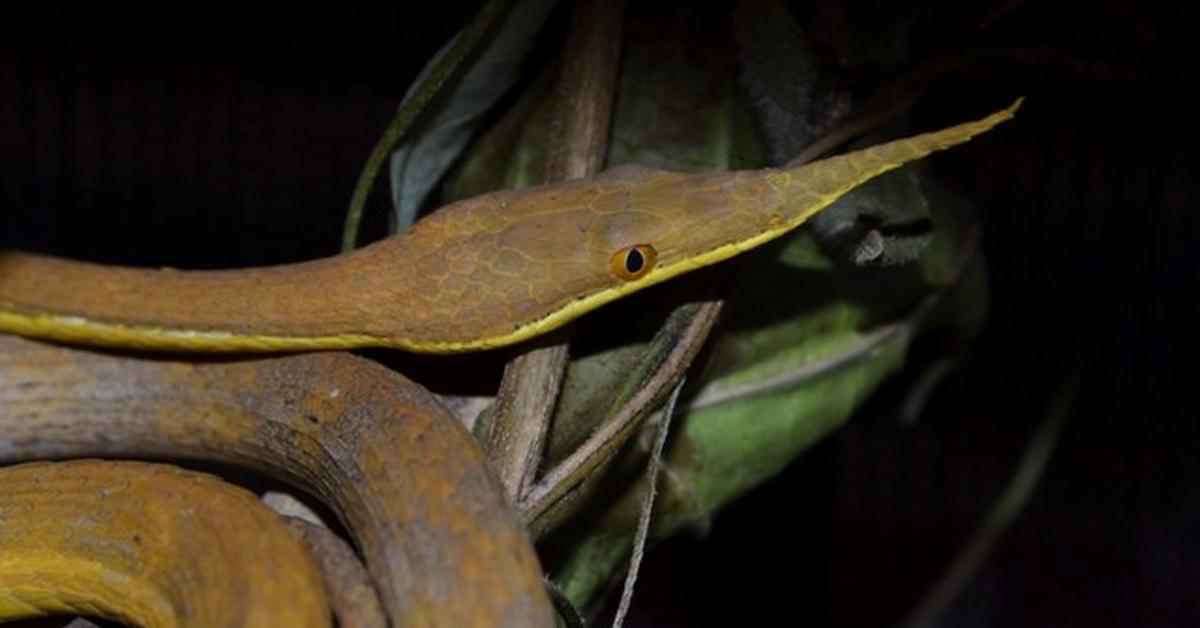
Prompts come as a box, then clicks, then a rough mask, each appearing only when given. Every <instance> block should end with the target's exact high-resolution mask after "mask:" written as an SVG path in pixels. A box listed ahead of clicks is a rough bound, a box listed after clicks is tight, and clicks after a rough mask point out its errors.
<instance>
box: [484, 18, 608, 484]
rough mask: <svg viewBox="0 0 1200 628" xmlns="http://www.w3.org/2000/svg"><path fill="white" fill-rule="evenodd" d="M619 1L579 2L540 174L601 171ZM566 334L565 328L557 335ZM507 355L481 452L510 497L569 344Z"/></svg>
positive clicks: (527, 466)
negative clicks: (552, 130)
mask: <svg viewBox="0 0 1200 628" xmlns="http://www.w3.org/2000/svg"><path fill="white" fill-rule="evenodd" d="M623 17H624V0H579V1H578V2H577V3H576V4H575V12H574V15H573V16H572V19H571V32H570V35H569V37H568V40H567V48H566V52H565V53H564V62H563V68H562V78H561V79H560V80H559V87H558V95H557V98H558V103H557V107H558V110H557V114H556V118H555V127H556V129H557V132H556V133H555V134H554V137H555V138H556V139H557V140H558V141H557V142H556V143H555V144H554V145H553V147H552V149H551V154H550V158H549V162H548V163H547V167H546V179H547V180H548V181H559V180H566V179H579V178H584V177H589V176H592V175H594V174H596V173H597V172H599V171H600V168H601V166H602V165H603V163H604V155H605V153H606V151H607V149H608V130H609V123H610V120H611V118H612V105H613V97H614V94H615V93H616V82H617V71H618V62H619V59H620V51H621V30H622V21H623ZM563 333H569V332H563ZM554 338H556V339H555V340H551V341H550V342H551V343H550V344H547V343H543V344H542V345H541V346H538V347H537V348H534V349H532V350H530V351H528V352H526V353H523V354H521V355H519V356H517V357H516V358H514V359H513V360H512V361H511V362H509V363H508V365H507V366H506V367H505V369H504V379H503V380H502V381H501V383H500V390H499V392H498V393H497V399H496V405H495V406H494V408H495V410H494V412H493V413H492V417H491V421H492V425H491V431H490V434H489V436H488V440H487V451H488V455H489V457H490V458H491V459H492V463H493V464H494V465H495V467H496V470H497V471H498V472H499V474H500V478H501V480H502V481H503V482H504V485H505V487H506V488H507V489H508V491H509V494H510V495H511V496H512V497H513V498H514V499H520V498H521V496H522V495H523V494H524V492H525V491H526V489H527V488H528V487H529V485H530V484H531V483H532V482H533V477H534V474H535V473H536V471H537V468H538V465H539V463H540V462H541V456H542V451H543V449H544V447H545V441H546V434H547V432H548V431H549V427H550V419H551V417H552V416H553V414H554V407H555V403H556V402H557V400H558V393H559V389H560V388H561V387H562V379H563V374H564V371H565V369H566V364H567V349H568V345H567V342H566V341H565V340H563V338H564V336H562V335H561V334H560V335H556V336H555V337H554Z"/></svg>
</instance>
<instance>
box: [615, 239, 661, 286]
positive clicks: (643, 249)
mask: <svg viewBox="0 0 1200 628" xmlns="http://www.w3.org/2000/svg"><path fill="white" fill-rule="evenodd" d="M656 261H658V251H655V250H654V247H652V246H650V245H649V244H635V245H633V246H629V247H625V248H623V249H621V250H620V251H617V252H616V253H615V254H613V256H612V260H610V261H609V264H608V266H609V270H610V271H611V272H612V274H613V275H614V276H615V277H616V278H617V279H623V280H625V281H633V280H634V279H641V278H642V277H643V276H645V274H646V273H648V272H650V269H651V268H654V262H656Z"/></svg>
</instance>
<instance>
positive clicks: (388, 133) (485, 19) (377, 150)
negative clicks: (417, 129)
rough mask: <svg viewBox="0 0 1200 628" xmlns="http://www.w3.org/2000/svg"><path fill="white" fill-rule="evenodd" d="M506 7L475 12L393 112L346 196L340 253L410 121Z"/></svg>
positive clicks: (354, 240) (353, 242)
mask: <svg viewBox="0 0 1200 628" xmlns="http://www.w3.org/2000/svg"><path fill="white" fill-rule="evenodd" d="M507 4H508V3H507V2H506V1H505V0H489V2H488V3H487V4H484V5H483V8H481V9H479V13H477V14H476V15H475V19H473V20H471V23H470V24H468V25H467V27H466V28H465V29H463V30H462V31H461V32H460V33H458V35H456V36H455V39H454V43H453V44H451V48H450V50H449V51H447V53H446V54H445V55H443V56H442V58H441V59H438V62H437V64H436V65H435V66H434V67H433V69H432V70H430V72H429V74H428V76H426V77H425V78H424V80H422V82H421V85H420V86H418V88H417V90H416V91H415V92H413V93H412V96H411V97H410V98H406V99H405V101H404V103H403V104H402V105H401V106H400V110H399V111H397V112H396V116H395V117H394V118H392V121H391V122H390V123H389V124H388V126H387V129H385V130H384V131H383V135H381V136H380V137H379V141H378V142H376V143H375V147H374V148H372V149H371V154H370V155H368V156H367V162H366V163H365V164H363V169H362V172H361V173H360V174H359V175H358V181H357V182H356V183H355V184H354V193H353V194H352V195H351V196H350V206H349V208H348V209H347V210H346V223H345V226H344V227H343V230H342V251H343V252H346V251H351V250H353V249H354V248H355V247H356V246H357V244H358V230H359V226H360V225H361V224H362V216H363V208H364V207H366V204H367V197H369V196H370V195H371V189H372V188H373V187H374V185H375V178H376V177H377V176H379V171H380V170H381V169H382V168H383V164H384V162H385V161H387V158H388V155H390V154H391V152H392V148H393V147H395V146H396V142H398V141H400V138H401V137H403V136H404V134H405V133H406V132H408V129H409V128H410V127H412V124H413V121H415V120H416V119H417V116H418V115H420V113H421V112H422V111H424V110H425V106H426V105H428V104H429V101H431V100H433V98H434V97H435V96H437V95H438V94H439V93H441V91H442V86H443V85H444V84H445V83H446V81H447V80H448V79H449V78H450V77H451V76H452V75H453V74H454V72H455V71H457V70H458V68H459V66H460V65H461V64H462V62H463V60H464V59H466V58H467V56H469V55H470V54H471V51H472V50H474V49H475V45H476V44H477V43H478V42H479V41H480V40H481V39H482V38H483V37H484V35H486V34H487V33H488V31H490V30H491V29H492V27H493V26H495V24H496V23H497V21H499V19H500V16H501V15H502V14H503V13H504V9H505V8H506V6H507Z"/></svg>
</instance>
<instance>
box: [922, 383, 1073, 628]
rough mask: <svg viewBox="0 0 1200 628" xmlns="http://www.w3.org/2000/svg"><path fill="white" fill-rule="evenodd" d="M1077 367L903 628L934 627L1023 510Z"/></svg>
mask: <svg viewBox="0 0 1200 628" xmlns="http://www.w3.org/2000/svg"><path fill="white" fill-rule="evenodd" d="M1079 384H1080V369H1079V368H1075V369H1073V370H1072V371H1071V373H1070V374H1069V375H1068V376H1067V378H1066V381H1065V382H1064V383H1063V385H1062V387H1061V388H1060V389H1059V391H1058V394H1057V395H1055V397H1054V400H1053V401H1052V402H1051V404H1050V407H1049V409H1048V410H1047V411H1046V416H1045V418H1043V419H1042V421H1041V423H1040V424H1039V425H1038V428H1037V432H1035V433H1034V435H1033V438H1032V439H1031V440H1030V442H1029V446H1028V447H1027V448H1026V450H1025V455H1024V456H1023V457H1022V459H1021V463H1020V465H1018V467H1017V472H1016V473H1015V474H1013V477H1012V480H1011V481H1010V482H1009V484H1008V487H1007V488H1005V489H1004V493H1003V495H1001V497H1000V499H998V500H997V501H996V503H995V504H994V505H993V506H992V509H991V511H990V512H989V513H988V515H987V517H985V518H984V520H983V523H982V524H981V525H980V526H979V527H978V528H977V529H976V530H975V532H974V533H973V534H972V535H971V538H970V539H968V541H967V543H966V545H964V546H963V549H962V550H961V551H960V552H959V553H958V555H957V556H956V557H955V558H954V562H953V563H951V565H950V568H949V569H947V570H946V573H945V574H943V575H942V577H941V578H939V579H938V581H937V582H936V583H935V584H934V585H933V587H932V588H930V590H929V592H928V593H926V594H925V596H924V597H923V598H922V600H921V603H920V604H918V605H917V610H916V611H915V612H914V613H913V614H912V616H911V617H910V619H909V620H908V623H907V626H908V627H909V628H929V627H931V626H934V625H935V624H936V623H937V621H938V618H940V617H941V616H942V614H943V613H944V612H945V611H946V608H948V607H949V606H950V603H951V602H953V601H954V598H955V597H957V596H958V593H959V592H960V591H961V590H962V588H963V587H965V586H966V585H967V583H968V582H970V581H971V577H972V576H973V575H974V574H975V572H976V571H978V569H979V565H980V564H981V563H982V562H983V560H984V559H985V558H986V557H987V555H988V553H989V552H990V551H991V549H992V546H994V545H995V544H996V540H997V539H999V538H1000V535H1002V534H1004V531H1005V530H1007V529H1008V528H1009V527H1010V526H1011V525H1012V522H1013V520H1015V519H1016V518H1017V515H1019V514H1021V511H1023V510H1024V509H1025V505H1026V504H1027V503H1028V502H1029V498H1030V497H1031V496H1032V495H1033V492H1034V490H1035V489H1036V488H1037V485H1038V481H1039V480H1040V479H1041V477H1042V472H1043V471H1044V470H1045V468H1046V462H1047V461H1048V460H1050V455H1051V454H1053V453H1054V446H1055V445H1056V444H1057V443H1058V436H1059V434H1061V433H1062V428H1063V425H1065V424H1066V422H1067V418H1068V417H1070V415H1071V409H1072V408H1073V407H1074V404H1075V398H1076V396H1077V394H1078V392H1079Z"/></svg>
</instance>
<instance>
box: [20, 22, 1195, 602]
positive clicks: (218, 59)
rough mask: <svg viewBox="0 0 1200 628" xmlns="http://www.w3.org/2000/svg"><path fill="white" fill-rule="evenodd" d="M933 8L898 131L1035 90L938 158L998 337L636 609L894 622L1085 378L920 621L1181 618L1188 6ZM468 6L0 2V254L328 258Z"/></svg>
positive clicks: (684, 547)
mask: <svg viewBox="0 0 1200 628" xmlns="http://www.w3.org/2000/svg"><path fill="white" fill-rule="evenodd" d="M793 4H794V5H795V13H796V15H797V17H798V19H799V20H800V21H801V23H802V24H805V25H806V26H809V27H810V28H811V27H813V26H814V24H817V23H819V22H820V20H821V19H822V17H821V10H820V6H821V4H822V3H819V2H812V3H803V2H800V3H793ZM865 4H867V5H870V4H871V3H865ZM927 4H928V5H929V7H930V8H929V9H928V10H927V11H926V12H925V13H924V17H923V18H922V19H921V20H920V21H919V22H918V23H916V24H915V25H914V30H913V38H912V41H911V45H912V51H913V56H914V59H916V60H920V59H930V58H936V57H941V56H946V57H947V58H949V59H952V60H954V61H955V62H956V63H957V64H958V67H957V68H956V69H955V70H954V71H948V72H945V73H944V75H943V76H940V77H939V78H938V79H937V80H935V81H934V82H933V83H932V84H931V85H930V87H929V89H928V91H927V92H926V93H925V94H924V96H923V97H922V98H921V100H920V101H919V103H918V105H917V106H916V109H915V110H914V118H915V126H917V127H919V128H935V127H938V126H941V125H945V124H948V123H953V122H958V121H961V120H964V119H968V118H974V117H978V115H979V114H980V113H981V112H986V111H991V110H994V109H996V108H997V106H998V105H1002V104H1005V103H1007V102H1009V101H1010V100H1011V98H1012V97H1013V96H1014V95H1017V94H1025V95H1026V96H1027V103H1026V106H1025V108H1024V109H1023V110H1022V112H1021V114H1020V116H1019V117H1018V119H1017V120H1016V121H1015V122H1013V123H1010V124H1009V125H1007V126H1006V127H1005V128H1004V129H1001V130H1000V131H999V132H997V133H995V134H994V136H991V137H988V138H984V139H983V140H982V141H980V142H978V143H977V144H973V145H971V146H969V147H965V149H963V150H959V151H958V152H956V153H955V154H954V155H953V156H938V157H934V158H933V161H932V163H933V165H934V168H935V170H936V171H937V172H938V173H939V174H940V175H941V176H942V177H943V179H944V180H946V181H947V182H949V183H950V184H951V185H953V186H954V187H956V188H957V189H958V190H960V191H962V192H963V193H965V194H966V195H967V196H969V197H970V198H972V199H973V200H974V201H975V203H976V204H977V206H978V208H979V211H980V213H981V215H982V216H983V220H984V223H985V229H986V231H985V236H984V249H985V254H986V256H987V260H988V265H989V268H990V272H991V276H992V283H993V303H992V309H991V314H990V322H989V326H988V328H987V330H986V332H985V333H984V335H983V337H982V338H981V339H980V340H979V341H978V342H977V343H976V344H975V346H974V347H972V348H971V350H970V353H969V354H968V357H967V358H966V360H965V361H964V362H963V364H962V365H961V367H960V368H959V369H958V370H956V371H955V372H953V373H952V374H951V375H950V376H949V377H948V378H947V379H946V380H945V381H944V382H943V383H942V385H941V386H940V387H938V388H937V389H936V391H935V393H934V395H933V397H932V398H931V400H930V402H929V404H928V405H927V407H926V409H925V412H924V413H923V414H922V416H921V419H920V421H919V422H918V423H917V424H916V425H915V426H913V427H904V426H902V425H901V424H900V421H899V420H898V418H897V417H898V414H897V410H896V408H897V406H898V404H899V403H900V401H901V400H903V399H904V397H905V395H906V394H907V392H908V391H909V390H910V389H911V386H912V384H913V382H914V381H915V378H916V377H917V374H918V373H919V372H920V367H921V365H922V364H925V363H928V361H929V360H932V359H934V358H936V357H937V356H939V355H941V354H942V353H943V351H944V350H945V347H942V346H930V345H919V346H918V347H917V350H916V351H915V355H914V360H913V368H912V369H910V370H909V371H908V372H906V373H904V374H902V375H901V376H900V377H898V378H896V379H894V380H893V381H892V382H890V383H889V384H887V385H886V386H885V387H884V388H883V389H882V390H881V391H880V392H879V393H878V394H877V395H876V396H875V397H874V398H873V399H872V401H871V402H870V403H869V404H868V405H867V407H865V408H864V409H863V410H862V411H861V412H860V413H859V415H858V416H857V417H856V418H855V419H854V420H853V421H851V423H850V424H849V425H848V426H847V427H845V428H844V429H842V430H840V431H839V432H838V433H836V434H835V435H834V436H833V437H831V438H829V439H828V440H827V441H825V442H824V443H823V444H821V445H820V446H818V447H817V448H816V449H815V450H813V451H812V452H810V453H809V454H808V455H806V456H805V457H803V458H802V459H801V460H798V461H797V462H796V463H795V464H794V465H792V467H791V468H789V470H788V471H787V472H786V473H785V474H783V475H782V476H781V477H779V478H778V479H777V480H775V481H773V482H772V483H770V484H768V485H766V486H764V487H762V488H761V489H759V490H757V491H755V492H754V493H752V494H751V495H749V496H748V497H747V498H745V499H743V500H741V501H740V502H739V503H737V504H735V505H734V506H733V507H732V508H731V509H730V510H728V511H727V512H725V513H723V514H721V515H720V516H719V517H718V518H717V519H716V521H715V524H714V527H713V529H712V531H711V532H710V534H709V535H708V536H707V537H706V538H704V539H699V540H697V539H681V540H675V541H672V542H669V543H667V544H665V545H664V546H662V547H660V548H659V550H658V551H657V552H655V553H653V554H651V556H650V560H649V564H648V565H647V566H646V568H645V579H644V580H643V582H642V583H641V585H640V587H641V588H640V589H639V593H640V595H639V597H638V599H637V602H636V605H635V606H636V610H635V615H634V621H633V622H631V623H632V624H633V625H638V626H690V625H711V626H723V625H774V624H780V625H813V626H820V625H862V626H883V625H895V624H897V623H898V622H899V621H901V620H902V619H903V618H904V617H905V615H906V613H907V612H909V611H910V610H911V609H912V607H913V605H914V604H915V603H916V601H917V600H918V599H919V596H920V595H921V593H923V592H924V591H925V590H926V589H927V587H928V586H929V585H930V584H931V583H932V582H933V581H934V580H935V579H936V578H937V577H938V576H939V575H940V574H941V573H942V571H943V570H944V568H945V566H946V564H947V563H948V561H949V560H950V559H951V557H952V556H953V555H954V554H955V552H956V551H957V550H958V548H959V546H960V544H961V543H962V542H963V540H964V539H965V538H966V537H967V535H968V534H969V533H970V531H971V530H972V529H973V527H974V526H975V525H976V524H977V523H978V521H979V519H980V518H981V517H982V516H983V515H984V514H985V513H986V512H987V510H988V508H989V507H990V506H991V505H992V503H993V502H994V500H995V498H996V496H997V495H998V494H999V493H1000V491H1001V490H1002V489H1003V488H1004V486H1005V484H1006V482H1007V481H1008V480H1009V479H1010V477H1011V474H1012V472H1013V469H1014V468H1015V466H1016V464H1017V461H1018V460H1019V458H1020V455H1021V453H1022V451H1023V449H1024V447H1025V445H1026V444H1027V442H1028V439H1029V437H1030V435H1031V434H1032V432H1033V429H1034V427H1035V426H1036V425H1037V423H1038V422H1039V421H1040V420H1041V418H1042V417H1043V415H1044V413H1045V410H1046V407H1047V406H1048V404H1049V403H1050V401H1051V399H1052V398H1053V397H1054V395H1055V394H1056V392H1057V391H1059V390H1060V389H1061V387H1062V385H1063V381H1064V377H1065V376H1066V374H1067V373H1068V372H1070V371H1071V370H1072V369H1075V368H1077V367H1082V368H1081V371H1080V372H1081V373H1082V378H1083V379H1082V385H1081V390H1080V394H1079V398H1078V401H1077V403H1076V404H1075V405H1074V406H1073V410H1072V412H1071V418H1070V420H1069V423H1067V425H1066V427H1065V431H1064V432H1063V435H1062V440H1061V443H1060V446H1059V448H1058V450H1057V452H1056V453H1055V455H1054V457H1053V458H1052V460H1051V461H1050V463H1049V465H1048V467H1047V469H1046V473H1045V476H1044V478H1043V481H1042V484H1041V485H1040V486H1039V488H1038V490H1037V493H1036V494H1035V495H1034V497H1033V499H1032V501H1031V503H1030V504H1029V506H1028V508H1027V510H1026V511H1025V512H1023V513H1022V514H1021V516H1020V517H1019V518H1018V519H1017V521H1016V522H1015V524H1014V525H1013V527H1012V528H1011V529H1010V530H1009V532H1008V533H1007V534H1006V535H1005V536H1004V537H1003V538H1002V539H1001V540H1000V542H999V543H998V544H997V545H996V547H995V548H994V552H993V554H992V555H991V556H990V558H989V559H988V560H987V561H985V563H984V565H983V566H982V568H981V570H980V572H979V573H978V574H977V575H976V577H975V578H974V579H973V580H972V582H971V584H970V585H969V586H968V587H967V588H966V589H965V591H964V592H963V594H962V595H961V596H960V597H959V599H958V600H957V601H956V603H955V604H954V605H953V606H952V608H951V609H950V611H949V614H948V615H947V616H946V617H945V620H944V622H943V624H942V625H947V626H959V625H970V626H1062V625H1091V626H1128V625H1145V626H1184V625H1196V624H1195V622H1196V621H1197V620H1200V424H1198V422H1197V420H1196V418H1197V410H1200V393H1198V392H1197V391H1198V390H1200V387H1198V386H1197V385H1196V384H1194V383H1193V381H1192V377H1191V375H1192V374H1191V368H1190V367H1191V366H1192V362H1193V359H1194V357H1193V356H1194V354H1195V353H1196V351H1197V349H1200V342H1198V340H1200V339H1198V338H1197V331H1196V327H1197V324H1200V316H1198V315H1197V314H1198V311H1197V296H1198V295H1197V292H1198V287H1197V286H1198V279H1200V278H1198V277H1197V265H1196V262H1195V256H1194V254H1193V242H1194V241H1195V240H1196V234H1197V227H1200V219H1198V218H1197V207H1196V205H1197V203H1196V196H1197V195H1196V192H1195V187H1194V185H1193V184H1194V183H1195V179H1197V178H1198V177H1197V175H1198V174H1200V171H1198V170H1197V157H1196V154H1195V153H1196V149H1195V144H1194V143H1193V141H1192V140H1193V139H1194V135H1195V134H1194V128H1195V125H1194V123H1193V121H1192V117H1193V116H1194V115H1196V111H1197V107H1196V105H1197V99H1196V98H1195V97H1193V96H1192V95H1191V94H1190V93H1189V92H1190V89H1191V88H1192V86H1193V83H1194V82H1195V80H1196V77H1197V76H1198V74H1197V72H1196V70H1197V67H1196V66H1197V63H1196V58H1197V55H1196V52H1197V51H1196V48H1197V46H1195V45H1194V44H1193V40H1194V39H1195V38H1196V32H1195V31H1196V24H1197V22H1196V20H1195V17H1196V15H1195V11H1194V10H1192V9H1191V8H1190V5H1191V3H1189V2H1176V3H1170V2H1141V3H1132V2H1126V1H1123V0H1091V1H1083V0H1079V1H1064V2H1053V1H1050V0H1044V1H1042V2H1036V1H1032V0H1030V1H1024V2H1023V1H1019V0H1014V1H1008V2H1003V1H1000V0H987V1H985V0H972V1H970V2H944V3H936V2H930V3H927ZM885 6H887V3H880V7H885ZM472 8H473V7H472V6H471V4H470V3H441V4H439V5H429V4H428V3H419V4H418V3H407V4H406V3H396V2H393V3H380V2H358V3H341V4H338V5H334V4H333V3H328V4H327V5H325V6H322V7H317V8H309V7H303V6H300V5H298V4H290V3H289V4H284V3H279V4H271V3H267V4H261V3H255V4H254V6H253V7H250V8H247V7H236V8H234V7H229V8H221V7H215V8H214V7H213V6H212V5H210V4H184V5H179V6H175V5H171V6H170V8H164V7H163V6H161V5H151V4H147V5H129V4H125V5H122V6H121V8H114V7H108V6H99V5H98V4H80V5H79V6H75V5H73V4H72V3H63V4H54V5H49V4H47V5H42V6H40V7H37V8H35V7H33V6H31V5H26V6H21V7H11V6H6V8H5V14H4V16H3V21H2V22H0V35H2V36H0V247H19V248H23V249H27V250H36V251H43V252H51V253H57V254H63V255H69V256H72V257H77V258H84V259H91V260H98V261H109V262H120V263H128V264H144V265H169V266H177V267H230V266H239V265H248V264H261V263H269V262H284V261H295V260H302V259H308V258H311V257H315V256H318V255H326V254H331V253H333V252H335V251H336V248H337V243H338V239H339V235H340V230H341V221H342V217H343V213H344V210H345V206H346V203H347V201H348V199H349V195H350V190H351V187H352V185H353V183H354V180H355V177H356V176H357V174H358V171H359V169H360V167H361V165H362V163H363V161H364V159H365V157H366V155H367V152H368V151H369V150H370V147H371V146H372V144H373V143H374V141H375V139H376V138H377V136H378V134H379V133H380V132H381V130H382V129H383V127H384V126H385V125H386V123H387V121H388V119H389V117H390V115H391V113H392V111H393V109H394V107H395V105H396V103H398V102H399V100H400V98H401V97H402V95H403V93H404V91H405V89H406V87H407V86H408V83H409V81H410V80H411V79H412V78H413V76H414V75H415V73H416V72H417V71H418V70H419V68H420V67H421V66H422V65H423V64H424V62H425V61H426V59H427V58H428V57H429V55H430V54H432V52H433V51H434V50H435V49H436V48H437V46H439V45H440V44H441V43H442V42H443V41H444V40H445V39H446V38H448V37H449V36H450V34H451V33H452V32H453V31H454V30H455V29H456V28H457V27H458V26H459V25H460V24H461V23H462V22H463V21H464V20H465V19H466V18H467V17H468V16H469V15H471V14H472ZM881 10H882V9H881ZM988 16H992V17H991V18H989V17H988ZM981 23H984V24H986V25H987V26H986V28H985V29H983V30H982V31H980V32H978V33H975V31H974V30H973V29H976V28H977V27H978V26H979V25H980V24H981ZM967 35H970V36H969V37H968V36H967ZM815 38H816V39H817V40H818V42H819V41H820V39H821V38H820V34H819V33H817V34H816V35H815ZM378 192H379V190H377V195H376V197H375V199H374V202H373V204H372V207H371V210H369V216H370V218H369V225H368V226H369V229H370V231H371V233H374V234H380V233H381V232H382V228H383V224H384V217H383V214H384V208H383V198H382V196H383V195H382V194H380V193H378Z"/></svg>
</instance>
